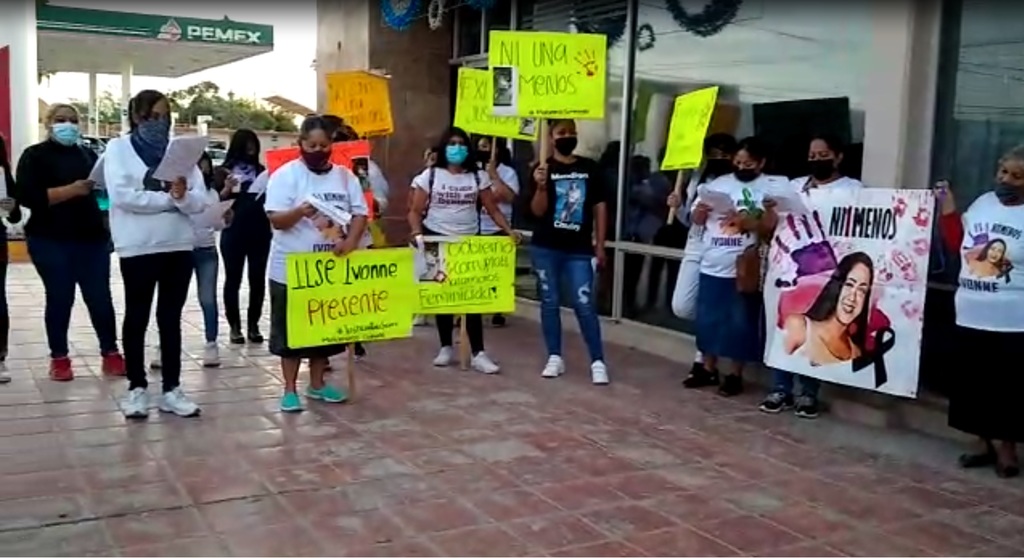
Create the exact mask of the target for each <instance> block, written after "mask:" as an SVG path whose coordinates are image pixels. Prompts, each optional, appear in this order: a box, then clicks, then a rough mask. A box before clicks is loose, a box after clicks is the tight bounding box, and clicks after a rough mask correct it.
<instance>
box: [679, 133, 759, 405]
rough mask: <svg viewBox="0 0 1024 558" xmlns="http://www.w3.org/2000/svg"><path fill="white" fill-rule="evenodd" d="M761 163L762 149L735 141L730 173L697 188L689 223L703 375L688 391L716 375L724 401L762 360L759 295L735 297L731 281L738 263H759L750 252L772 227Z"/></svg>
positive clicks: (737, 294)
mask: <svg viewBox="0 0 1024 558" xmlns="http://www.w3.org/2000/svg"><path fill="white" fill-rule="evenodd" d="M766 160H767V150H766V148H765V147H764V146H763V145H762V144H761V142H760V141H759V140H757V139H756V138H747V139H745V140H743V141H741V142H740V143H739V145H738V146H737V151H736V156H735V157H734V158H733V164H734V167H735V170H734V171H733V172H732V173H731V174H728V175H725V176H721V177H719V178H717V179H715V180H714V181H713V182H712V183H711V184H708V185H707V186H706V187H704V188H699V189H698V192H697V196H698V202H697V205H696V207H694V209H693V216H692V220H693V224H695V225H697V226H704V227H705V232H704V252H703V254H702V255H701V262H700V279H699V286H698V291H697V348H698V349H700V351H701V353H703V354H704V363H705V368H706V370H707V372H706V374H705V375H704V376H702V377H701V378H700V380H701V381H700V382H696V381H695V382H694V383H693V384H691V387H702V386H707V385H715V384H718V382H719V372H720V371H721V372H722V374H723V376H724V377H723V378H721V384H720V385H719V389H718V391H719V393H720V394H721V395H723V396H727V397H729V396H733V395H738V394H739V393H741V392H742V391H743V380H742V373H743V368H744V366H745V365H746V364H748V363H752V362H760V361H761V360H762V347H761V336H760V327H759V326H760V323H761V321H762V319H761V302H760V296H759V294H758V293H753V292H741V291H740V283H739V282H738V280H737V277H738V273H739V267H740V262H741V259H744V260H748V261H749V260H755V258H757V259H759V256H758V255H757V254H756V253H751V252H750V251H751V250H755V249H756V247H757V244H758V241H759V237H761V236H764V235H766V234H770V233H771V231H772V230H773V229H774V228H775V221H776V218H775V216H774V213H773V211H772V207H773V206H774V204H773V203H772V202H771V200H768V199H766V198H765V195H764V191H765V190H767V189H769V188H770V187H771V186H772V184H773V182H774V180H775V179H774V178H772V177H768V176H765V175H764V174H763V170H764V165H765V162H766ZM755 261H756V260H755ZM749 271H750V270H748V272H749Z"/></svg>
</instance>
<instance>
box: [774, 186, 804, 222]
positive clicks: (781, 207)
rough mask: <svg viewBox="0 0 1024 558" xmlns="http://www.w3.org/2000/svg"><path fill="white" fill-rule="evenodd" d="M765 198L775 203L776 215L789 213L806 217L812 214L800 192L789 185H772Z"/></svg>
mask: <svg viewBox="0 0 1024 558" xmlns="http://www.w3.org/2000/svg"><path fill="white" fill-rule="evenodd" d="M764 196H765V198H767V199H770V200H773V201H774V202H775V212H776V213H789V214H792V215H805V214H807V213H810V212H811V210H810V208H808V207H807V202H806V200H805V199H804V196H802V195H801V194H800V193H799V192H797V191H796V190H794V189H793V187H792V186H790V185H789V184H777V185H772V186H771V187H770V188H768V189H767V190H766V191H765V193H764Z"/></svg>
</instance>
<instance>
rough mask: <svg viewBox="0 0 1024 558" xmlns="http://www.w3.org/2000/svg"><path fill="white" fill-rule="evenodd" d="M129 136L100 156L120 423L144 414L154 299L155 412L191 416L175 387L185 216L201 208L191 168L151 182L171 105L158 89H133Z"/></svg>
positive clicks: (186, 257)
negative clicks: (159, 392)
mask: <svg viewBox="0 0 1024 558" xmlns="http://www.w3.org/2000/svg"><path fill="white" fill-rule="evenodd" d="M128 112H129V114H130V118H131V132H130V133H129V134H128V135H126V136H121V137H119V138H116V139H113V140H111V141H110V143H108V144H107V150H106V152H105V153H104V163H103V176H104V183H105V184H106V186H107V194H108V195H109V196H110V233H111V237H112V238H113V241H114V250H115V251H116V252H117V255H118V256H119V257H120V259H121V277H122V279H123V281H124V327H123V332H122V335H121V339H122V340H123V343H124V360H125V371H126V372H127V375H128V393H127V394H126V395H125V397H124V399H123V400H122V401H121V411H122V412H123V413H124V416H125V418H129V419H143V418H146V417H147V416H149V394H148V392H147V388H148V384H149V383H148V381H147V378H146V364H145V358H146V329H147V328H148V327H149V316H150V312H151V311H152V309H153V308H152V307H153V298H154V295H156V299H157V300H156V323H157V328H158V330H159V336H160V347H161V348H162V349H163V356H162V364H163V367H162V369H161V374H162V377H163V382H162V383H163V396H162V397H161V398H160V405H159V407H160V410H161V411H163V412H167V413H174V414H176V415H179V416H185V417H191V416H196V415H198V414H199V407H198V406H196V404H195V403H193V402H192V401H191V400H190V399H189V398H188V397H187V396H186V395H185V393H184V392H182V390H181V382H180V378H181V311H182V308H183V307H184V306H185V300H186V299H187V298H188V287H189V284H190V283H191V280H192V270H193V261H192V250H193V243H194V240H195V236H194V232H193V230H192V219H191V217H190V216H192V215H196V214H200V213H202V212H203V211H204V210H205V209H206V206H207V204H208V200H207V197H206V183H205V181H204V180H203V175H202V173H201V172H200V171H199V167H198V166H195V165H193V166H192V167H191V169H190V170H189V172H188V175H189V176H184V177H178V178H177V179H175V180H174V181H173V182H169V183H168V182H164V181H161V180H158V179H156V178H153V173H154V171H155V170H156V169H157V167H158V166H159V165H160V163H161V162H162V161H163V158H164V154H165V152H166V151H167V145H168V143H169V142H170V129H171V114H170V112H171V107H170V103H169V102H168V100H167V97H165V96H164V94H163V93H160V92H159V91H153V90H145V91H141V92H139V94H138V95H136V96H135V97H133V98H132V100H131V102H130V103H129V107H128Z"/></svg>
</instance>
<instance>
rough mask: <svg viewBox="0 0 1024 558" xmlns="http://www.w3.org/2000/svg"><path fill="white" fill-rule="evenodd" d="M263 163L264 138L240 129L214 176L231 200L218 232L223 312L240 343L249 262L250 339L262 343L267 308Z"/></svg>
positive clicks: (267, 240) (267, 248) (267, 243)
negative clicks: (262, 319) (262, 320)
mask: <svg viewBox="0 0 1024 558" xmlns="http://www.w3.org/2000/svg"><path fill="white" fill-rule="evenodd" d="M264 170H265V169H264V167H263V165H262V164H260V140H259V138H258V137H256V133H255V132H253V131H252V130H247V129H244V128H243V129H240V130H236V131H235V133H234V134H233V135H232V136H231V142H230V143H229V144H228V152H227V155H226V156H225V158H224V164H223V165H221V166H220V168H218V169H217V171H216V172H215V174H214V176H215V179H216V189H217V190H218V191H220V192H224V195H225V196H226V197H227V199H231V200H234V202H235V203H234V204H233V205H232V206H231V211H232V214H233V218H232V220H231V225H229V226H228V227H227V228H225V229H224V232H222V233H221V235H220V253H221V257H222V258H224V315H225V317H226V318H227V320H228V327H229V328H230V333H229V334H228V335H229V340H230V341H231V342H232V343H234V344H236V345H241V344H243V343H245V341H246V335H243V334H242V318H241V312H240V310H239V302H238V293H239V291H240V290H241V288H242V272H243V271H244V270H245V269H246V268H247V267H248V282H249V307H248V308H247V309H246V318H247V319H246V334H248V339H249V342H250V343H262V342H263V334H262V333H260V317H261V316H262V314H263V299H264V293H265V290H264V288H265V287H264V281H265V280H266V273H267V255H268V254H269V252H270V223H269V222H268V221H267V214H266V212H265V211H264V208H263V200H264V196H263V192H262V191H257V189H256V188H254V186H256V185H257V184H260V183H261V182H257V180H256V179H257V178H258V177H259V176H260V174H261V173H263V171H264Z"/></svg>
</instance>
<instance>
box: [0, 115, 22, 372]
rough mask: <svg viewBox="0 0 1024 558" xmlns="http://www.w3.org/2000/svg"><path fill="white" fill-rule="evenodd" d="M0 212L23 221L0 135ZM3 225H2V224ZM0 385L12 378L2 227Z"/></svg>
mask: <svg viewBox="0 0 1024 558" xmlns="http://www.w3.org/2000/svg"><path fill="white" fill-rule="evenodd" d="M0 187H2V190H3V191H2V192H0V211H2V212H3V213H5V214H6V217H7V220H8V221H9V222H10V223H17V222H19V221H21V206H20V205H19V204H18V202H17V200H16V199H15V198H14V195H15V192H17V188H16V187H15V185H14V175H12V174H11V162H10V161H8V160H7V141H6V140H5V139H4V137H3V136H2V135H0ZM0 225H2V223H0ZM0 229H2V230H0V243H3V246H0V384H8V383H10V382H11V377H10V376H8V375H7V373H6V370H5V366H6V365H5V364H4V363H5V361H6V360H7V341H8V336H9V335H10V330H11V317H10V311H9V310H8V308H7V263H8V254H7V227H6V226H0Z"/></svg>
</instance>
